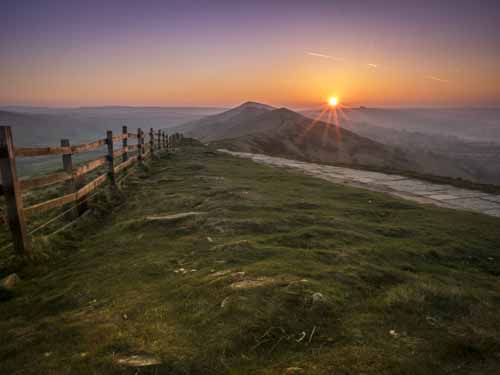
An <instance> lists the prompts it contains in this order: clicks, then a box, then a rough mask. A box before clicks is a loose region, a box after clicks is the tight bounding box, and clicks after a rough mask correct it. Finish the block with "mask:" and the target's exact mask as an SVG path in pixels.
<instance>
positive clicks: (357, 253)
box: [0, 145, 500, 375]
mask: <svg viewBox="0 0 500 375" xmlns="http://www.w3.org/2000/svg"><path fill="white" fill-rule="evenodd" d="M122 192H123V196H122V198H121V199H119V200H118V202H116V201H114V199H115V198H113V197H110V196H102V197H100V198H99V200H98V201H97V202H94V203H92V208H93V210H92V214H91V215H89V216H88V217H87V218H85V220H82V222H80V223H79V224H78V225H77V226H76V227H74V228H73V229H71V230H69V231H67V232H62V233H60V234H59V235H57V236H55V237H54V238H51V239H50V241H49V240H44V239H43V238H40V239H39V240H38V241H37V244H36V247H37V250H38V251H40V253H41V254H44V256H40V257H39V259H37V262H35V263H34V264H30V265H15V266H13V265H12V264H11V265H9V267H8V269H7V268H5V267H3V268H1V269H3V270H4V271H3V272H4V273H5V272H7V270H8V271H9V272H10V271H11V270H12V269H13V267H14V268H15V270H16V271H17V272H18V273H19V274H20V276H21V278H22V280H23V281H22V283H21V284H20V285H19V287H18V288H16V289H15V291H14V295H13V297H12V298H10V299H8V300H7V301H3V302H0V370H1V371H0V372H2V373H6V374H7V373H23V374H53V373H57V374H70V373H71V374H89V373H96V374H123V373H125V374H135V373H136V371H137V370H136V369H130V368H126V367H122V366H120V365H118V364H116V361H115V360H114V358H115V357H116V356H118V355H120V356H122V355H125V356H126V355H128V354H137V353H150V354H154V355H156V356H158V357H159V358H161V360H162V364H161V365H159V366H152V367H150V368H142V369H141V370H140V372H139V373H140V374H224V373H227V374H247V373H248V374H250V373H252V374H282V373H284V371H285V369H286V368H288V367H300V368H303V369H304V370H305V371H306V373H312V374H325V375H326V374H333V373H335V374H360V373H370V374H371V373H374V374H385V373H406V374H428V373H450V372H452V373H454V374H471V373H472V374H474V373H477V374H485V373H486V374H487V373H491V374H493V373H495V372H496V371H497V369H498V367H499V366H500V338H499V337H500V318H499V314H498V311H499V310H500V281H499V279H498V276H499V275H500V254H499V253H498V251H499V249H500V230H498V228H499V225H500V220H499V219H496V218H492V217H487V216H484V215H480V214H475V213H469V212H460V211H452V210H447V209H442V208H436V207H430V206H423V205H418V204H415V203H410V202H406V201H402V200H399V199H397V198H392V197H389V196H386V195H383V194H381V193H375V192H369V191H364V190H360V189H355V188H351V187H346V186H338V185H334V184H331V183H328V182H325V181H322V180H319V179H314V178H311V177H306V176H303V175H300V174H295V173H294V172H290V171H284V170H279V169H274V168H271V167H268V166H263V165H259V164H255V163H253V162H251V161H248V160H240V159H236V158H233V157H231V156H228V155H221V154H217V153H215V152H213V151H211V150H210V149H207V148H205V147H201V146H194V145H193V146H189V147H186V148H184V149H182V150H181V151H179V152H177V153H175V154H173V155H165V156H163V157H162V158H160V160H155V161H152V162H151V164H149V165H148V167H147V168H136V169H134V171H133V172H131V175H130V176H129V178H128V179H127V180H125V182H124V184H123V186H122ZM117 204H118V207H117V206H116V205H117ZM112 207H117V208H115V209H112ZM189 211H201V212H206V214H205V215H200V216H196V217H186V218H183V219H182V220H179V221H175V222H162V221H158V222H147V221H145V220H144V217H146V216H162V215H168V214H176V213H182V212H189ZM16 267H17V268H16ZM235 285H236V287H235ZM317 293H320V294H321V298H319V297H317V298H316V300H315V299H314V297H313V295H316V296H317Z"/></svg>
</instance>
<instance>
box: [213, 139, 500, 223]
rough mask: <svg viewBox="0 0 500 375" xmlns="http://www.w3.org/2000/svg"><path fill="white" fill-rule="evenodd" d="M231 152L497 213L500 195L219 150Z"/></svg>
mask: <svg viewBox="0 0 500 375" xmlns="http://www.w3.org/2000/svg"><path fill="white" fill-rule="evenodd" d="M219 151H221V152H225V153H229V154H231V155H234V156H239V157H242V158H248V159H252V160H253V161H256V162H258V163H263V164H269V165H273V166H276V167H285V168H294V169H299V170H300V171H302V172H304V173H305V174H307V175H310V176H315V177H319V178H322V179H324V180H327V181H331V182H335V183H340V184H345V185H350V186H356V187H361V188H364V189H369V190H373V191H381V192H385V193H388V194H391V195H395V196H398V197H400V198H404V199H409V200H412V201H416V202H419V203H429V204H434V205H438V206H441V207H448V208H454V209H461V210H469V211H476V212H482V213H484V214H486V215H491V216H497V217H500V195H496V194H488V193H483V192H480V191H476V190H468V189H463V188H458V187H454V186H451V185H444V184H436V183H432V182H427V181H423V180H417V179H414V178H409V177H405V176H400V175H394V174H385V173H379V172H370V171H362V170H358V169H350V168H343V167H335V166H332V165H324V164H315V163H306V162H301V161H297V160H290V159H284V158H277V157H272V156H267V155H262V154H251V153H246V152H233V151H229V150H222V149H221V150H219Z"/></svg>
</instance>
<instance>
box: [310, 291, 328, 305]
mask: <svg viewBox="0 0 500 375" xmlns="http://www.w3.org/2000/svg"><path fill="white" fill-rule="evenodd" d="M312 301H313V303H314V304H318V303H325V302H326V298H325V296H324V295H323V293H319V292H316V293H313V295H312Z"/></svg>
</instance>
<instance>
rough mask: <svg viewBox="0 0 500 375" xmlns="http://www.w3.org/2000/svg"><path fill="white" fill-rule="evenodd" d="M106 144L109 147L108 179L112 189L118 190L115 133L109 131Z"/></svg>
mask: <svg viewBox="0 0 500 375" xmlns="http://www.w3.org/2000/svg"><path fill="white" fill-rule="evenodd" d="M106 144H107V145H108V156H107V159H108V178H109V182H110V183H111V187H112V188H116V179H115V163H114V159H115V157H114V155H113V131H111V130H108V131H107V132H106Z"/></svg>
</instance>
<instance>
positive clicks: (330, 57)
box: [306, 52, 344, 61]
mask: <svg viewBox="0 0 500 375" xmlns="http://www.w3.org/2000/svg"><path fill="white" fill-rule="evenodd" d="M306 53H307V54H308V55H309V56H314V57H321V58H323V59H329V60H335V61H343V60H344V59H341V58H339V57H333V56H330V55H325V54H323V53H317V52H306Z"/></svg>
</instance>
